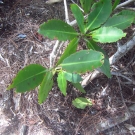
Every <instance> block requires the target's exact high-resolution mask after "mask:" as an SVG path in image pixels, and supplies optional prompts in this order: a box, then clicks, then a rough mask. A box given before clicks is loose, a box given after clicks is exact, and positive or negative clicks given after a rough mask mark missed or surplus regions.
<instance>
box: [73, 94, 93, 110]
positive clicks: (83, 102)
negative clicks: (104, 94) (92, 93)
mask: <svg viewBox="0 0 135 135" xmlns="http://www.w3.org/2000/svg"><path fill="white" fill-rule="evenodd" d="M72 104H73V105H74V106H75V107H76V108H78V109H85V107H86V106H92V102H91V101H90V100H89V99H87V98H83V97H78V98H76V99H75V100H73V101H72Z"/></svg>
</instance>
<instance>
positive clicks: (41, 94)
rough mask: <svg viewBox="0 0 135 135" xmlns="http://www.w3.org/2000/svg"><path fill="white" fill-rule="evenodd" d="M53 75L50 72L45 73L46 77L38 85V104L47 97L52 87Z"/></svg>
mask: <svg viewBox="0 0 135 135" xmlns="http://www.w3.org/2000/svg"><path fill="white" fill-rule="evenodd" d="M52 78H53V74H52V71H48V72H46V75H45V76H44V79H43V81H42V83H41V85H40V88H39V91H38V103H39V104H42V103H43V102H44V101H45V100H46V99H47V96H48V94H49V92H50V90H51V89H52V86H53V79H52Z"/></svg>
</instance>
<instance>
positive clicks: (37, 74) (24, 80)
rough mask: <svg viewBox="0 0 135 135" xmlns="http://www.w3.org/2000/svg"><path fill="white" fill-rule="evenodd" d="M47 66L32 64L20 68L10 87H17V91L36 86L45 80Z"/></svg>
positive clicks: (24, 90)
mask: <svg viewBox="0 0 135 135" xmlns="http://www.w3.org/2000/svg"><path fill="white" fill-rule="evenodd" d="M45 72H46V68H45V67H42V66H41V65H38V64H31V65H29V66H26V67H25V68H24V69H22V70H20V71H19V72H18V74H17V75H16V77H15V78H14V80H13V83H12V84H11V85H10V86H9V87H8V90H10V89H12V88H16V92H26V91H30V90H32V89H34V88H36V87H37V86H38V85H39V84H40V83H41V82H42V80H43V78H44V75H45Z"/></svg>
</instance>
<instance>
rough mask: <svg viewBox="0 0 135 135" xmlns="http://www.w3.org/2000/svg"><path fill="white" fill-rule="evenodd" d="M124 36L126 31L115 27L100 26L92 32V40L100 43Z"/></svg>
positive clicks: (116, 39) (113, 40) (114, 40)
mask: <svg viewBox="0 0 135 135" xmlns="http://www.w3.org/2000/svg"><path fill="white" fill-rule="evenodd" d="M125 36H126V33H123V31H122V30H120V29H118V28H116V27H102V28H99V29H98V30H95V31H93V32H92V38H93V40H94V41H96V42H100V43H111V42H116V41H118V40H119V39H121V38H122V37H125Z"/></svg>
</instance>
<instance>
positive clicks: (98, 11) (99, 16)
mask: <svg viewBox="0 0 135 135" xmlns="http://www.w3.org/2000/svg"><path fill="white" fill-rule="evenodd" d="M111 11H112V5H111V0H100V1H99V2H97V4H95V6H94V8H93V10H92V12H91V13H90V14H89V16H88V24H87V28H86V31H87V30H93V29H95V28H98V27H99V26H100V25H101V24H103V23H104V22H105V21H106V20H107V19H108V17H109V16H110V14H111Z"/></svg>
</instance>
